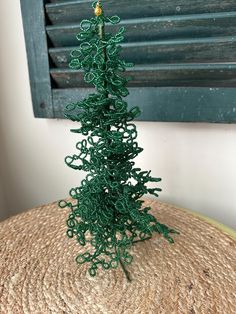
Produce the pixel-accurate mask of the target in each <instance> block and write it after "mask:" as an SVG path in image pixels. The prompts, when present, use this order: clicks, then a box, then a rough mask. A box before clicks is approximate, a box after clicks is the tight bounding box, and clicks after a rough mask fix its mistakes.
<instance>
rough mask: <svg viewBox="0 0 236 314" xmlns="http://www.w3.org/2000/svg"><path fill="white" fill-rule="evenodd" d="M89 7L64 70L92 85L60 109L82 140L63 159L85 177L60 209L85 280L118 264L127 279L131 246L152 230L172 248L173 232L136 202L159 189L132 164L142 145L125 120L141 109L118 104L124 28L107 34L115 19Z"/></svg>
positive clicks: (122, 90)
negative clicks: (65, 212)
mask: <svg viewBox="0 0 236 314" xmlns="http://www.w3.org/2000/svg"><path fill="white" fill-rule="evenodd" d="M93 8H94V9H95V17H93V18H91V19H90V20H83V21H82V22H81V24H80V28H81V32H80V33H79V34H78V35H77V38H78V40H79V41H80V47H79V48H78V49H76V50H74V51H73V52H72V53H71V57H72V61H71V62H70V67H71V68H72V69H82V70H84V72H85V75H84V80H85V81H86V82H87V83H91V84H93V85H94V86H95V88H96V91H97V92H96V93H93V94H90V95H89V96H88V97H87V98H85V99H84V100H82V101H80V102H78V103H72V104H69V105H67V106H66V117H68V118H69V119H71V120H72V121H79V122H80V123H81V126H80V128H78V129H76V130H72V132H75V133H79V134H82V135H84V136H85V137H86V139H83V140H82V141H80V142H78V143H77V145H76V148H77V149H78V151H79V152H78V154H76V155H73V156H67V157H66V158H65V162H66V164H67V165H68V166H69V167H71V168H73V169H75V170H83V171H86V172H87V173H88V174H87V176H86V178H85V179H84V180H82V182H81V186H80V187H76V188H72V189H71V191H70V196H71V197H72V198H73V199H74V200H75V202H70V201H61V202H60V203H59V205H60V207H62V208H64V207H69V208H70V209H71V213H70V214H69V218H68V220H67V226H68V230H67V235H68V237H70V238H72V237H76V239H77V241H78V242H79V244H80V245H82V246H85V247H86V249H85V253H83V254H80V255H79V256H77V258H76V261H77V262H78V263H79V264H83V263H89V264H90V267H89V273H90V275H91V276H95V275H96V273H97V270H98V268H103V269H110V268H116V267H118V265H119V264H120V265H121V267H122V269H123V270H124V272H125V275H126V277H127V279H130V277H129V273H128V271H127V270H126V268H125V265H126V264H130V263H131V262H132V259H133V257H132V256H131V255H130V253H129V249H130V247H131V246H132V244H134V243H135V242H139V241H144V240H147V239H150V238H151V237H152V234H153V232H158V233H159V234H162V235H163V236H164V237H165V238H166V239H167V240H168V241H169V242H171V243H172V242H173V239H172V238H171V236H170V235H169V234H170V233H175V231H174V230H173V229H169V228H168V227H167V226H165V225H163V224H161V223H159V222H158V221H157V219H156V218H155V217H154V216H152V215H151V214H149V210H150V207H142V204H143V200H141V199H140V198H141V197H142V196H143V195H145V194H147V193H149V194H152V195H155V196H158V194H157V193H158V192H159V191H161V189H160V188H149V187H148V186H147V184H148V183H149V182H159V181H161V179H160V178H153V177H151V175H150V171H141V169H140V168H136V167H135V163H134V161H132V160H133V159H134V158H135V157H136V156H137V155H138V154H139V153H141V152H142V148H140V147H139V146H138V143H137V142H136V138H137V130H136V126H135V125H134V124H133V123H131V121H132V120H133V119H134V118H136V117H137V116H138V115H139V113H140V110H139V108H138V107H135V108H133V109H131V110H128V109H127V102H125V101H124V100H123V99H122V97H125V96H127V95H128V94H129V92H128V90H127V88H126V85H127V82H128V79H127V78H125V77H124V76H121V73H122V72H124V71H125V69H126V67H130V66H132V64H130V63H126V62H125V61H123V60H121V59H120V57H119V55H120V52H121V46H120V45H119V44H120V42H122V40H123V39H124V36H123V35H124V32H125V28H124V27H121V28H120V30H119V31H118V33H117V34H115V35H112V34H106V33H105V24H106V23H111V24H117V23H119V21H120V18H119V17H118V16H112V17H110V18H109V17H106V16H105V15H104V12H103V9H102V5H101V3H100V1H98V2H95V3H94V4H93Z"/></svg>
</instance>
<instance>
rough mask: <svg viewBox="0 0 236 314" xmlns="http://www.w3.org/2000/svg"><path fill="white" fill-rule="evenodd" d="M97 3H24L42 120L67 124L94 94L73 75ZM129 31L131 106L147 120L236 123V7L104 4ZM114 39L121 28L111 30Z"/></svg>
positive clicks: (201, 2)
mask: <svg viewBox="0 0 236 314" xmlns="http://www.w3.org/2000/svg"><path fill="white" fill-rule="evenodd" d="M91 3H92V1H86V0H81V1H79V0H77V1H62V0H51V1H43V0H21V4H22V14H23V21H24V29H25V37H26V46H27V52H28V59H29V71H30V79H31V89H32V98H33V103H34V112H35V116H36V117H49V118H52V117H54V118H61V117H63V107H64V105H65V104H67V103H68V102H71V101H77V100H80V99H81V98H83V97H84V96H85V95H87V94H88V93H89V92H91V90H92V89H91V87H89V86H87V85H86V84H85V83H84V81H83V73H81V72H80V71H72V70H70V69H69V68H68V62H69V59H70V58H69V53H70V51H71V50H72V49H73V48H74V47H76V46H77V45H78V42H77V40H76V38H75V35H76V34H77V33H78V32H79V23H80V22H81V20H82V19H84V18H90V17H91V16H92V15H93V11H92V9H91ZM103 5H104V9H105V11H106V14H107V15H114V14H117V15H119V16H120V17H121V18H122V22H121V25H122V26H125V27H126V29H127V32H126V40H125V42H124V44H123V52H122V54H123V56H124V57H125V59H126V61H131V62H134V63H135V67H134V68H132V69H130V71H129V72H127V75H129V76H130V75H131V76H132V77H133V81H131V82H130V96H129V97H128V98H127V101H129V104H130V106H133V105H139V106H140V107H141V110H142V116H141V120H149V121H151V120H152V121H181V122H185V121H194V122H234V123H235V122H236V63H235V61H236V1H235V0H227V1H222V0H221V1H220V0H194V1H192V0H179V1H173V0H140V1H139V0H138V1H137V0H129V1H127V0H119V1H117V0H104V1H103ZM107 28H108V29H109V30H110V31H111V32H112V31H116V30H117V29H118V26H109V27H107Z"/></svg>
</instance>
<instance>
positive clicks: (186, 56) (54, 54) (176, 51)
mask: <svg viewBox="0 0 236 314" xmlns="http://www.w3.org/2000/svg"><path fill="white" fill-rule="evenodd" d="M122 46H123V51H122V56H123V57H124V58H125V60H126V61H129V62H134V63H136V64H148V63H150V64H152V63H185V62H186V63H189V62H192V63H194V62H197V63H207V62H208V63H212V62H214V63H217V62H225V61H226V60H227V62H233V61H235V60H236V37H220V38H202V39H186V40H175V41H174V40H169V41H153V42H141V43H128V44H123V45H122ZM74 48H75V47H74ZM71 50H72V48H71V47H69V48H51V49H50V50H49V54H50V57H51V59H52V61H53V63H54V65H55V66H56V67H58V68H68V62H69V60H70V52H71Z"/></svg>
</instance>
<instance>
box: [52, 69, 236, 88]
mask: <svg viewBox="0 0 236 314" xmlns="http://www.w3.org/2000/svg"><path fill="white" fill-rule="evenodd" d="M125 75H126V76H131V77H132V78H133V80H132V81H130V82H129V84H128V86H130V87H142V86H143V87H144V86H156V87H157V86H195V87H196V86H208V87H220V86H227V87H236V64H176V65H174V66H171V67H170V66H169V65H168V64H167V65H155V64H153V65H149V66H135V67H134V68H133V69H130V70H129V71H127V72H125ZM51 76H52V78H53V80H54V82H55V83H56V86H57V87H58V88H75V87H91V84H86V83H85V82H84V79H83V77H84V73H83V71H73V70H60V69H52V70H51Z"/></svg>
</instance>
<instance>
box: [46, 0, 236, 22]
mask: <svg viewBox="0 0 236 314" xmlns="http://www.w3.org/2000/svg"><path fill="white" fill-rule="evenodd" d="M92 2H93V1H64V2H59V3H49V4H46V12H47V15H48V19H49V20H50V22H51V23H52V24H63V23H77V22H78V21H81V20H82V19H84V18H85V19H86V18H90V17H91V13H92V8H91V6H90V4H91V3H92ZM103 6H104V10H105V11H106V14H107V15H108V16H109V15H114V14H117V15H119V16H120V17H121V18H122V19H127V18H143V17H151V16H164V15H183V14H199V13H216V12H227V11H235V10H236V1H235V0H224V1H222V0H207V1H206V0H194V1H191V4H190V3H189V1H187V0H179V1H177V3H176V1H173V0H142V1H138V3H137V0H129V1H127V0H119V1H117V0H110V1H104V3H103Z"/></svg>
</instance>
